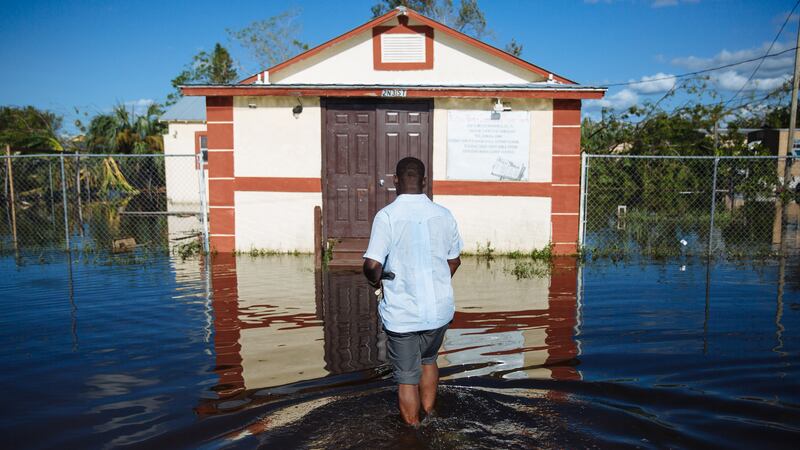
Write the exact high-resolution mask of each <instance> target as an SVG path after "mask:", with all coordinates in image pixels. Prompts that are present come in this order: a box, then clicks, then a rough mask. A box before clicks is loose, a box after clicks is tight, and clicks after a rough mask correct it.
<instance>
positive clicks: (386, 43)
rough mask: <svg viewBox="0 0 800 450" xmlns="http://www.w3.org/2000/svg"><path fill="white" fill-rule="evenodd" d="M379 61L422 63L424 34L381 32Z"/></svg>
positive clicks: (423, 58) (423, 57) (423, 59)
mask: <svg viewBox="0 0 800 450" xmlns="http://www.w3.org/2000/svg"><path fill="white" fill-rule="evenodd" d="M381 62H384V63H424V62H425V35H424V34H421V33H413V34H411V33H384V34H381Z"/></svg>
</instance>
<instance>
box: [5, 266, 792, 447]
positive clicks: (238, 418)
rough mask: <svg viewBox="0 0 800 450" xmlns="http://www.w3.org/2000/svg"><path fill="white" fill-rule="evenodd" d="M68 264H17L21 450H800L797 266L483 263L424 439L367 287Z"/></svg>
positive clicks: (460, 303) (264, 269)
mask: <svg viewBox="0 0 800 450" xmlns="http://www.w3.org/2000/svg"><path fill="white" fill-rule="evenodd" d="M54 255H55V256H52V257H51V258H50V259H49V261H50V262H49V263H47V264H22V265H19V264H17V262H16V261H15V259H14V258H12V257H4V258H3V259H0V270H1V271H2V273H3V275H4V276H3V277H2V279H1V280H0V298H2V299H3V301H2V303H0V307H1V308H2V315H0V317H2V318H1V319H0V321H2V324H3V326H2V327H1V328H0V342H2V343H3V345H2V350H0V363H2V365H3V367H5V368H6V370H4V371H3V372H2V374H0V378H1V379H2V383H3V386H6V392H5V396H6V404H7V410H6V413H5V414H4V418H3V421H2V425H0V429H1V430H0V431H2V435H3V436H4V437H3V439H4V440H8V441H7V442H8V443H7V446H11V445H13V446H14V447H24V448H53V447H58V448H102V447H126V446H131V447H143V446H146V447H150V448H153V447H156V448H180V447H184V448H198V447H202V448H254V447H260V446H263V447H265V448H342V447H344V448H375V447H389V448H530V447H543V448H575V447H588V446H600V447H644V448H663V447H709V446H724V447H738V448H751V447H753V446H760V445H764V446H769V447H771V448H790V447H791V446H792V444H791V443H792V442H797V439H798V437H800V426H798V424H800V382H798V381H797V380H798V379H799V378H798V376H800V370H798V365H799V363H800V282H798V279H800V278H799V277H800V261H797V260H792V261H789V262H787V264H786V266H785V268H784V270H783V282H782V283H781V277H780V274H781V268H780V267H779V264H778V262H776V261H763V262H736V263H733V262H718V263H714V264H712V265H711V266H707V265H706V263H705V261H704V260H699V259H698V260H691V259H690V260H685V261H680V262H675V261H671V262H649V261H628V262H625V263H617V264H614V263H611V262H608V261H604V260H597V261H588V262H585V263H583V264H579V262H578V261H576V260H575V259H570V258H561V259H556V260H555V261H554V264H553V266H552V267H548V266H546V265H544V264H539V263H532V262H530V261H527V260H511V259H503V258H495V259H494V260H486V259H480V258H465V259H464V264H463V265H462V267H461V269H460V270H459V272H458V274H457V275H456V277H455V281H454V288H455V295H456V306H457V312H456V316H455V318H454V321H453V323H452V324H451V327H450V329H449V330H448V332H447V335H446V337H445V342H444V344H443V347H442V350H441V352H440V357H439V365H440V367H441V368H442V369H441V375H442V379H443V382H442V387H441V390H440V396H439V401H438V407H437V414H436V416H434V417H429V418H427V419H426V420H425V422H424V424H423V426H422V427H421V428H419V429H418V430H414V429H411V428H408V427H406V426H404V425H402V424H401V421H400V418H399V414H398V413H397V410H396V405H395V399H396V396H395V387H394V385H393V383H392V381H391V375H390V370H389V368H388V366H387V364H386V348H385V335H384V334H383V332H382V331H381V326H380V322H379V318H378V315H377V304H376V301H375V298H374V295H373V293H372V292H371V289H369V287H368V285H367V284H366V281H365V279H364V278H363V276H361V275H360V274H358V273H352V272H316V273H315V271H314V270H313V260H312V258H311V257H308V256H271V257H256V258H253V257H249V256H239V257H223V256H216V257H215V258H213V259H212V260H210V265H209V263H207V262H206V261H203V260H200V259H187V260H181V259H180V258H174V257H168V256H157V255H156V256H150V257H149V259H148V260H147V261H146V262H144V263H141V262H139V263H137V264H122V263H121V262H120V261H116V260H109V261H100V262H97V261H96V260H92V261H84V260H83V259H82V258H84V256H82V255H80V254H73V255H72V259H73V261H72V263H71V264H70V263H69V262H68V260H67V259H66V257H65V256H64V255H63V254H60V253H57V254H54ZM58 255H61V256H60V257H59V256H58ZM521 267H522V268H523V269H524V270H520V268H521ZM520 273H522V274H524V277H522V278H520V279H518V275H520ZM43 430H46V432H43Z"/></svg>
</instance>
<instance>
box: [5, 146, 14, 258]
mask: <svg viewBox="0 0 800 450" xmlns="http://www.w3.org/2000/svg"><path fill="white" fill-rule="evenodd" d="M6 170H7V172H8V205H9V207H10V208H11V233H12V238H13V239H14V250H15V251H16V250H17V210H16V207H15V205H14V202H15V198H14V171H13V170H12V168H11V146H10V145H6Z"/></svg>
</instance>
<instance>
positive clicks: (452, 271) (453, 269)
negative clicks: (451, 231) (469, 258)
mask: <svg viewBox="0 0 800 450" xmlns="http://www.w3.org/2000/svg"><path fill="white" fill-rule="evenodd" d="M447 265H448V266H450V278H453V275H455V274H456V270H458V266H460V265H461V257H460V256H456V257H455V258H454V259H448V260H447Z"/></svg>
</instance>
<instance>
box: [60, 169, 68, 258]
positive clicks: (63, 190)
mask: <svg viewBox="0 0 800 450" xmlns="http://www.w3.org/2000/svg"><path fill="white" fill-rule="evenodd" d="M59 156H60V158H59V160H60V161H61V201H62V204H63V205H64V238H65V240H66V245H67V248H66V250H67V251H69V250H70V245H69V219H68V218H67V184H66V182H67V177H66V175H65V171H64V154H63V153H62V154H61V155H59Z"/></svg>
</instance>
